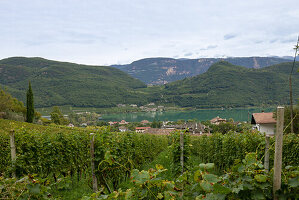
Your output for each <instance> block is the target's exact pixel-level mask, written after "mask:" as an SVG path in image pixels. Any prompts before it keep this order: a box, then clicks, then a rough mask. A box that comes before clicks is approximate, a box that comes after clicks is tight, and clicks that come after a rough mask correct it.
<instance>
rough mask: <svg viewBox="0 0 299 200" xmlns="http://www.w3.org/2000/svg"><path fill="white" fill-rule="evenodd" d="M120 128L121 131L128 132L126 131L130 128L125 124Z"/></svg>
mask: <svg viewBox="0 0 299 200" xmlns="http://www.w3.org/2000/svg"><path fill="white" fill-rule="evenodd" d="M118 129H119V131H120V132H126V131H128V130H129V129H128V128H127V127H125V126H120V127H119V128H118Z"/></svg>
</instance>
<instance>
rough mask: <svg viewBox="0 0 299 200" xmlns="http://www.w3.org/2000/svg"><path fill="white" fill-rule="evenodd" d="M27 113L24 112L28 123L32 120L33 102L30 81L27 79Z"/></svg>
mask: <svg viewBox="0 0 299 200" xmlns="http://www.w3.org/2000/svg"><path fill="white" fill-rule="evenodd" d="M26 106H27V113H26V121H27V122H29V123H32V122H33V119H34V102H33V92H32V88H31V83H30V81H29V86H28V90H27V104H26Z"/></svg>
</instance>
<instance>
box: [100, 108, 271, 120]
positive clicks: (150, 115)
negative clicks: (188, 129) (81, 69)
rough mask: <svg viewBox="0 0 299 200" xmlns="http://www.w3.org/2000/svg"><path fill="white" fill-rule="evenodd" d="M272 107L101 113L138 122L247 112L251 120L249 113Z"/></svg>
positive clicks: (108, 117) (234, 115)
mask: <svg viewBox="0 0 299 200" xmlns="http://www.w3.org/2000/svg"><path fill="white" fill-rule="evenodd" d="M273 110H274V108H240V109H224V110H221V109H219V110H214V109H213V110H208V109H207V110H193V111H167V112H138V113H119V114H106V115H102V120H104V121H121V120H123V119H124V120H126V121H128V122H140V121H142V120H148V121H153V120H154V119H156V120H161V121H165V120H169V121H177V120H179V119H184V120H188V119H198V120H200V121H205V120H210V119H212V118H214V117H217V116H219V117H221V118H226V119H229V118H232V119H234V121H247V120H248V112H249V118H250V120H251V114H252V113H255V112H262V111H265V112H272V111H273Z"/></svg>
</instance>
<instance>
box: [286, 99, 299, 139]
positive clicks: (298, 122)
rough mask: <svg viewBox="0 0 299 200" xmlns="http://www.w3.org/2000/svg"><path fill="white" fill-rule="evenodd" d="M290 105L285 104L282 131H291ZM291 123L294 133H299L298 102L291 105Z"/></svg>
mask: <svg viewBox="0 0 299 200" xmlns="http://www.w3.org/2000/svg"><path fill="white" fill-rule="evenodd" d="M290 112H291V110H290V106H286V107H285V109H284V127H286V128H285V130H284V133H291V125H290V124H291V114H290ZM293 124H294V133H297V134H299V102H298V105H296V106H293Z"/></svg>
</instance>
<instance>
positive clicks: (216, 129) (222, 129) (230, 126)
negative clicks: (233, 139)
mask: <svg viewBox="0 0 299 200" xmlns="http://www.w3.org/2000/svg"><path fill="white" fill-rule="evenodd" d="M210 128H212V131H213V133H222V134H226V133H228V132H230V131H232V132H235V131H236V130H237V125H235V124H234V123H233V122H225V123H224V122H221V123H220V124H218V125H214V124H213V125H211V126H210Z"/></svg>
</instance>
